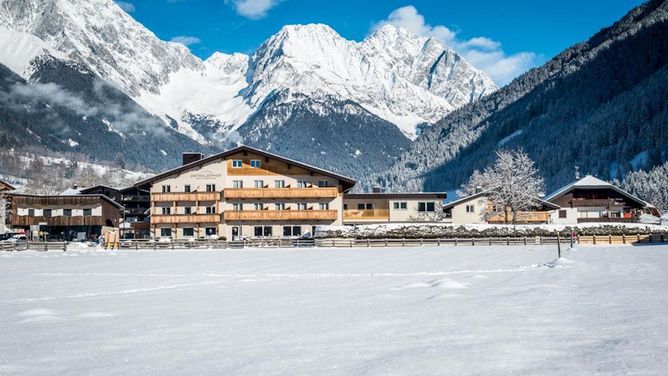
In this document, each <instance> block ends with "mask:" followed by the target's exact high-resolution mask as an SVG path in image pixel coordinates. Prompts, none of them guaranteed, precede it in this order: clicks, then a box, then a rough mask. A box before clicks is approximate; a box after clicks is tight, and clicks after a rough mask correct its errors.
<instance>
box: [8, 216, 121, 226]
mask: <svg viewBox="0 0 668 376" xmlns="http://www.w3.org/2000/svg"><path fill="white" fill-rule="evenodd" d="M105 222H106V221H105V219H104V218H103V217H99V216H95V217H94V216H90V217H83V216H76V217H64V216H58V217H30V216H27V215H13V216H12V225H13V226H33V225H38V224H40V223H46V224H47V226H105V225H106V223H105ZM114 225H118V223H114Z"/></svg>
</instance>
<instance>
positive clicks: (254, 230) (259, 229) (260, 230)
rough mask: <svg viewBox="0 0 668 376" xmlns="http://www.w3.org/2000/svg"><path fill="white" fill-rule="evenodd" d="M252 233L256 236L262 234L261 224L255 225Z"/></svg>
mask: <svg viewBox="0 0 668 376" xmlns="http://www.w3.org/2000/svg"><path fill="white" fill-rule="evenodd" d="M253 234H254V235H255V236H257V237H260V236H262V226H255V227H254V228H253Z"/></svg>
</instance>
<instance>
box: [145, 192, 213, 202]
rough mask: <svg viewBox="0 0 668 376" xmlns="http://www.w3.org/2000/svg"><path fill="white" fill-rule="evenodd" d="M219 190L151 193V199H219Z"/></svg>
mask: <svg viewBox="0 0 668 376" xmlns="http://www.w3.org/2000/svg"><path fill="white" fill-rule="evenodd" d="M219 200H220V192H173V193H152V194H151V201H154V202H156V201H160V202H165V201H167V202H169V201H219Z"/></svg>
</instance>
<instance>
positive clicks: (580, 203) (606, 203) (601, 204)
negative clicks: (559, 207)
mask: <svg viewBox="0 0 668 376" xmlns="http://www.w3.org/2000/svg"><path fill="white" fill-rule="evenodd" d="M571 205H572V207H574V208H612V207H617V208H619V207H623V206H624V204H623V203H621V202H617V201H614V200H587V199H584V200H582V199H581V200H578V199H574V200H572V201H571Z"/></svg>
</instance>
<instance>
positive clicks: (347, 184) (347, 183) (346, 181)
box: [135, 145, 357, 190]
mask: <svg viewBox="0 0 668 376" xmlns="http://www.w3.org/2000/svg"><path fill="white" fill-rule="evenodd" d="M242 151H248V152H251V153H255V154H258V155H261V156H263V157H267V158H272V159H276V160H279V161H282V162H285V163H288V164H292V165H295V166H297V167H301V168H303V169H306V170H310V171H314V172H317V173H320V174H323V175H325V176H329V177H333V178H335V179H338V180H340V181H341V183H342V185H343V189H344V190H348V189H350V188H352V187H353V186H354V185H355V184H356V183H357V182H356V181H355V179H353V178H349V177H347V176H344V175H340V174H337V173H335V172H332V171H328V170H324V169H321V168H319V167H315V166H312V165H309V164H306V163H303V162H299V161H296V160H294V159H290V158H286V157H283V156H280V155H277V154H273V153H270V152H268V151H265V150H262V149H257V148H254V147H251V146H247V145H239V146H237V147H235V148H232V149H230V150H226V151H223V152H220V153H218V154H214V155H212V156H209V157H206V158H202V159H200V160H198V161H195V162H191V163H188V164H185V165H183V166H179V167H177V168H175V169H172V170H169V171H166V172H163V173H161V174H158V175H155V176H153V177H151V178H148V179H144V180H142V181H139V182H137V183H136V184H135V187H142V186H146V185H149V184H153V183H154V182H156V181H160V180H162V179H164V178H166V177H169V176H171V175H174V174H177V173H181V172H184V171H188V170H191V169H193V168H197V167H200V166H204V165H206V164H208V163H211V162H215V161H218V160H220V159H224V158H225V157H227V156H230V155H233V154H236V153H239V152H242Z"/></svg>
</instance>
